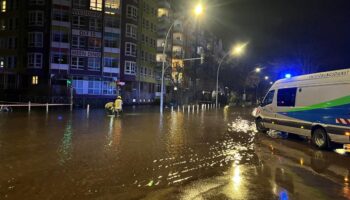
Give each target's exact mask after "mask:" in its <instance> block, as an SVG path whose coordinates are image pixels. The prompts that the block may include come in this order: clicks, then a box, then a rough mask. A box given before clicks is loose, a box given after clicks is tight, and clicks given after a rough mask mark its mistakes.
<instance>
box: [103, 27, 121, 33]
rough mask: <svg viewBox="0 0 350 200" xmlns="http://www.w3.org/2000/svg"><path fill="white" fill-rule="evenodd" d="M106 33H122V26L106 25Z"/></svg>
mask: <svg viewBox="0 0 350 200" xmlns="http://www.w3.org/2000/svg"><path fill="white" fill-rule="evenodd" d="M105 32H106V33H120V28H112V27H105Z"/></svg>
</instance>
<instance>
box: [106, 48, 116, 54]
mask: <svg viewBox="0 0 350 200" xmlns="http://www.w3.org/2000/svg"><path fill="white" fill-rule="evenodd" d="M104 52H105V53H115V54H118V53H120V49H119V48H112V47H104Z"/></svg>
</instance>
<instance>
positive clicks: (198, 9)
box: [194, 4, 203, 16]
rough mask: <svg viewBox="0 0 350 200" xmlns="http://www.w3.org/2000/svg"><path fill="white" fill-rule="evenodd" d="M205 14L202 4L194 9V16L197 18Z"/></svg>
mask: <svg viewBox="0 0 350 200" xmlns="http://www.w3.org/2000/svg"><path fill="white" fill-rule="evenodd" d="M202 13H203V5H202V4H197V5H196V7H195V8H194V14H195V15H196V16H199V15H201V14H202Z"/></svg>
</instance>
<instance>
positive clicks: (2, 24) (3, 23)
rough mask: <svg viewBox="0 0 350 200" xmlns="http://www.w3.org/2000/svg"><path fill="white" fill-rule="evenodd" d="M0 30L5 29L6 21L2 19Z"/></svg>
mask: <svg viewBox="0 0 350 200" xmlns="http://www.w3.org/2000/svg"><path fill="white" fill-rule="evenodd" d="M0 30H1V31H4V30H6V21H5V20H4V19H1V20H0Z"/></svg>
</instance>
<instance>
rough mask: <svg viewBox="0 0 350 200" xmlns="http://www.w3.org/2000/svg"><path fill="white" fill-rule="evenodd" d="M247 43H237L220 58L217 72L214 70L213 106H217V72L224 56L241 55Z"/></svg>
mask: <svg viewBox="0 0 350 200" xmlns="http://www.w3.org/2000/svg"><path fill="white" fill-rule="evenodd" d="M247 45H248V43H242V44H237V45H235V46H234V47H233V48H232V49H231V50H230V51H228V52H227V53H226V54H225V55H224V56H223V57H222V58H221V60H220V62H219V66H218V69H217V72H216V92H215V106H216V107H218V93H219V72H220V67H221V64H222V63H223V61H224V60H225V58H226V57H228V56H234V57H239V56H241V55H242V54H243V53H244V51H245V48H246V46H247Z"/></svg>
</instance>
